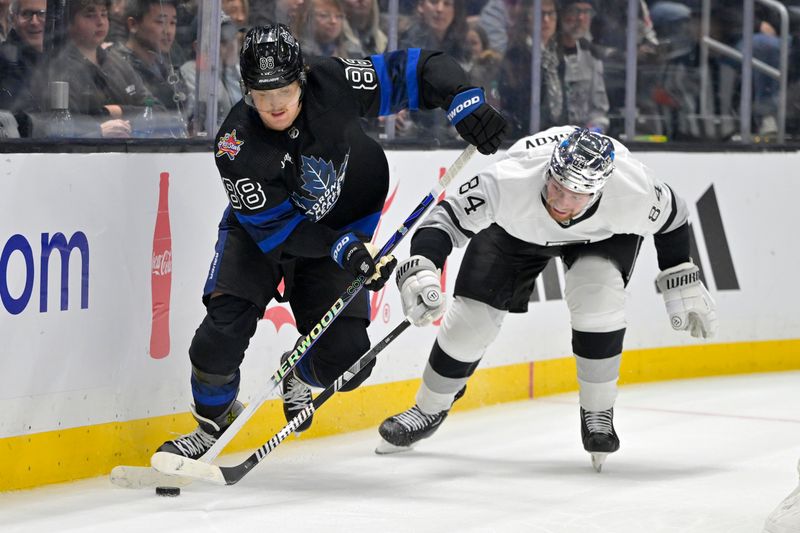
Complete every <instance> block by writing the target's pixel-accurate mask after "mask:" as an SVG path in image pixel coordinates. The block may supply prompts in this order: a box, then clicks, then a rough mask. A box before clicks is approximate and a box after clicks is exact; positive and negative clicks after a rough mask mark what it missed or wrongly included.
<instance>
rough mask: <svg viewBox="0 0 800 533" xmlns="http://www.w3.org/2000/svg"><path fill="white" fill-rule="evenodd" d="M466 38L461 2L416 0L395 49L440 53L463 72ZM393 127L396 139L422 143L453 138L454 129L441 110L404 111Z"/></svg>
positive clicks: (454, 0)
mask: <svg viewBox="0 0 800 533" xmlns="http://www.w3.org/2000/svg"><path fill="white" fill-rule="evenodd" d="M466 36H467V19H466V11H465V5H464V2H463V0H417V10H416V21H415V23H414V24H412V26H411V27H410V28H409V29H408V30H407V31H406V32H405V33H404V34H403V35H402V36H401V37H400V39H399V41H400V42H399V45H398V48H427V49H429V50H441V51H443V52H445V53H446V54H448V55H450V56H451V57H453V59H455V60H456V61H458V62H459V63H460V64H461V66H462V67H463V68H464V69H465V70H466V69H467V68H468V67H469V61H470V53H469V48H468V47H467V39H466ZM406 113H407V114H406ZM397 126H398V130H397V132H398V134H399V135H400V136H405V137H417V138H420V139H422V140H423V142H425V141H427V140H429V139H430V137H433V140H436V141H438V142H449V141H452V140H454V139H456V138H457V134H456V132H455V128H453V127H452V126H450V125H449V124H448V122H447V120H446V119H445V117H444V111H442V110H434V111H431V112H427V113H420V112H415V111H410V112H406V111H404V112H403V113H402V114H400V115H399V120H398V124H397Z"/></svg>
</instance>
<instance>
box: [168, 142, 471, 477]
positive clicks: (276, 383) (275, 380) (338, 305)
mask: <svg viewBox="0 0 800 533" xmlns="http://www.w3.org/2000/svg"><path fill="white" fill-rule="evenodd" d="M475 150H476V148H475V146H473V145H469V146H467V147H466V148H465V149H464V151H463V152H461V155H459V156H458V158H457V159H456V160H455V161H454V162H453V164H452V165H450V168H448V169H447V172H445V173H444V175H443V176H442V177H441V178H439V181H438V182H437V183H436V185H435V186H434V187H433V189H431V191H430V192H429V193H428V194H427V195H426V196H425V197H424V198H423V199H422V201H421V202H420V203H419V204H418V205H417V207H415V208H414V210H413V211H412V212H411V214H410V215H409V216H408V218H406V220H405V221H404V222H403V224H402V225H401V226H400V227H399V228H398V229H397V230H396V231H395V232H394V234H393V235H392V236H391V237H390V238H389V240H388V241H387V242H386V244H384V245H383V248H381V250H380V252H378V254H377V255H376V256H375V259H380V258H381V257H383V256H384V255H386V254H388V253H390V252H391V251H392V250H394V249H395V248H396V247H397V245H398V244H399V243H400V241H401V240H403V238H404V237H405V236H406V235H407V234H408V233H409V232H410V231H411V228H413V227H414V225H416V223H417V222H418V221H419V220H420V218H422V215H423V214H424V213H425V211H427V210H428V208H430V206H431V205H433V203H434V202H435V201H436V198H438V197H439V194H441V193H442V191H444V189H445V188H446V187H447V186H448V185H449V184H450V182H451V181H453V178H455V177H456V175H458V173H459V172H461V170H462V169H463V168H464V166H465V165H466V164H467V162H468V161H469V160H470V158H471V157H472V156H473V155H474V154H475ZM364 282H366V277H365V276H359V277H358V278H356V280H355V281H353V283H351V284H350V286H349V287H347V289H346V290H345V291H344V292H343V293H342V294H341V296H339V298H338V299H337V300H336V301H335V302H334V303H333V305H332V306H331V308H330V309H329V310H328V312H327V313H325V315H324V316H323V317H322V318H321V319H320V321H319V322H317V324H316V325H315V326H314V327H313V328H311V332H310V333H309V334H308V335H306V336H305V337H304V338H303V340H302V341H301V342H300V343H299V344H298V345H296V346H295V348H294V350H293V351H292V353H291V355H290V356H289V357H288V358H287V359H286V361H284V362H282V363H281V366H280V368H278V370H277V371H276V372H275V373H274V374H273V375H272V376H271V377H270V382H271V384H270V386H268V387H266V389H265V390H264V391H263V392H262V394H261V395H260V396H259V397H258V398H257V399H256V400H254V401H252V402H250V403H249V404H248V405H247V407H246V408H245V409H244V411H242V412H241V413H240V414H239V416H237V417H236V419H235V420H234V421H233V423H232V424H231V425H230V426H228V428H227V429H226V430H225V431H224V432H223V433H222V435H221V436H220V437H219V439H217V442H216V443H214V445H213V446H212V447H211V448H209V449H208V451H207V452H206V453H205V454H204V455H203V456H202V457H201V458H200V460H202V461H204V462H206V463H211V462H212V461H213V460H214V459H215V458H216V457H217V456H218V455H219V454H220V452H222V450H223V449H224V448H225V446H227V445H228V443H229V442H230V441H231V440H232V439H233V437H235V436H236V434H237V433H239V430H240V429H241V428H242V426H244V424H245V423H246V422H247V421H248V420H249V419H250V418H251V417H252V416H253V414H255V412H256V411H257V410H258V409H259V408H260V407H261V405H263V404H264V402H266V401H267V399H268V398H270V397H271V396H272V395H273V394H274V392H275V391H276V390H277V389H278V387H280V384H281V381H282V380H283V377H284V376H285V375H286V374H288V373H289V372H290V371H291V370H292V369H294V367H295V366H297V363H298V362H299V361H300V359H301V358H302V357H303V356H304V355H305V354H306V353H307V352H308V350H309V349H310V348H311V347H312V346H313V345H314V343H315V342H316V340H317V339H318V338H319V337H320V335H322V334H323V333H324V332H325V330H327V329H328V327H329V326H330V324H331V323H332V322H333V321H334V319H335V318H336V317H337V316H338V315H339V313H341V312H342V310H343V309H344V308H345V307H346V306H347V304H349V303H350V302H351V301H352V300H353V299H354V298H355V296H356V294H358V292H359V291H360V290H361V288H362V287H363V285H364ZM154 466H155V465H154ZM167 473H169V472H167Z"/></svg>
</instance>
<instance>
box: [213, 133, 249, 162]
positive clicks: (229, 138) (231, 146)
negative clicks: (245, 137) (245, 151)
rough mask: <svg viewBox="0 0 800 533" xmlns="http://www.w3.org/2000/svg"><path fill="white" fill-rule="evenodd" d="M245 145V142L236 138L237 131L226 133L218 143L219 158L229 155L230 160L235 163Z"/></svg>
mask: <svg viewBox="0 0 800 533" xmlns="http://www.w3.org/2000/svg"><path fill="white" fill-rule="evenodd" d="M243 144H244V141H240V140H239V139H237V138H236V130H233V131H232V132H230V133H226V134H225V135H223V136H222V137H220V138H219V141H218V142H217V157H222V156H223V155H227V156H228V159H230V160H231V161H233V160H234V158H235V157H236V156H237V155H239V151H240V150H241V149H242V145H243Z"/></svg>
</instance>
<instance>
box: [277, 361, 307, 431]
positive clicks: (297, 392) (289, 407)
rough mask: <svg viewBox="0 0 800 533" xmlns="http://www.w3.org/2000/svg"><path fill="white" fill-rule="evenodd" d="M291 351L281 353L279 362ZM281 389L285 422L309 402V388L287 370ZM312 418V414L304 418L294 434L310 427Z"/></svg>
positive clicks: (293, 373)
mask: <svg viewBox="0 0 800 533" xmlns="http://www.w3.org/2000/svg"><path fill="white" fill-rule="evenodd" d="M291 353H292V352H291V351H289V352H286V353H285V354H283V355H282V356H281V363H283V362H284V361H285V360H286V359H287V358H288V357H289V355H291ZM281 391H282V393H281V395H282V396H283V415H284V416H285V417H286V421H287V422H289V421H291V420H292V419H293V418H294V417H296V416H297V415H298V414H299V413H300V411H302V410H303V409H305V408H306V407H308V406H309V405H310V404H311V401H312V397H311V388H310V387H309V386H308V385H306V384H305V383H304V382H303V381H301V380H300V379H298V378H297V376H296V375H295V372H294V371H292V372H289V373H288V374H287V375H286V377H285V378H283V383H281ZM313 419H314V417H313V415H312V416H309V417H308V418H307V419H306V420H304V421H303V423H302V424H300V425H299V426H297V428H296V429H295V430H294V431H295V434H300V433H302V432H303V431H305V430H307V429H308V428H310V427H311V422H312V421H313Z"/></svg>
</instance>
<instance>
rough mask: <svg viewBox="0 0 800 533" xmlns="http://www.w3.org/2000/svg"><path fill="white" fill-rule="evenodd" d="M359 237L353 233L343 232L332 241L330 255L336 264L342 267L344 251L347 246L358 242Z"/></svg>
mask: <svg viewBox="0 0 800 533" xmlns="http://www.w3.org/2000/svg"><path fill="white" fill-rule="evenodd" d="M359 241H360V239H359V238H358V237H357V236H356V234H355V233H353V232H350V233H345V234H344V235H342V236H341V237H339V238H338V239H336V240H335V241H334V242H333V246H331V257H332V258H333V260H334V261H336V264H337V265H339V266H340V267H342V268H344V261H345V255H346V254H345V252H346V251H347V249H348V248H350V247H351V246H352V245H353V244H355V243H356V242H359Z"/></svg>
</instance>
